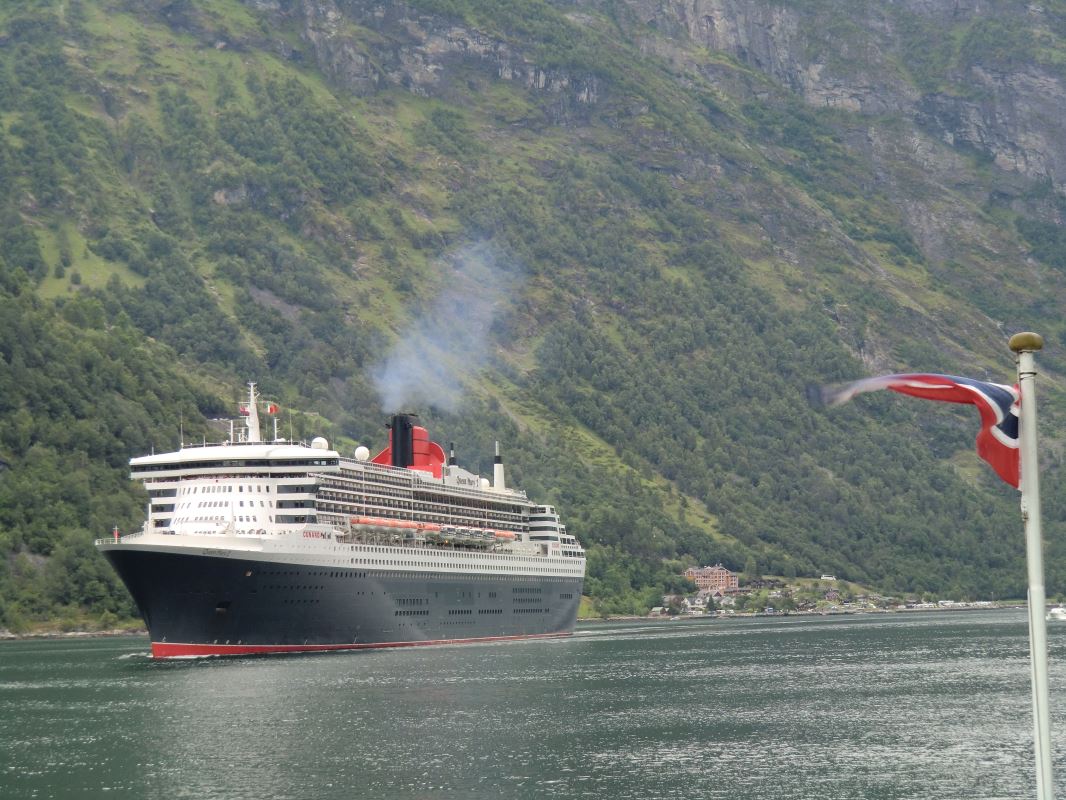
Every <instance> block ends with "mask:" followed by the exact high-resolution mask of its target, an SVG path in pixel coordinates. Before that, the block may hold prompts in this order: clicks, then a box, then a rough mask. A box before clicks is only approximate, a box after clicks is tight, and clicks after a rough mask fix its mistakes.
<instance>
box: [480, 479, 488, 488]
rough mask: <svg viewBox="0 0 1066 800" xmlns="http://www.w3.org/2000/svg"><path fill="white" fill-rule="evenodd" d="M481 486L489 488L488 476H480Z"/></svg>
mask: <svg viewBox="0 0 1066 800" xmlns="http://www.w3.org/2000/svg"><path fill="white" fill-rule="evenodd" d="M481 488H482V489H488V488H489V479H488V478H482V479H481Z"/></svg>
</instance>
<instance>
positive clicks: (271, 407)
mask: <svg viewBox="0 0 1066 800" xmlns="http://www.w3.org/2000/svg"><path fill="white" fill-rule="evenodd" d="M267 413H268V414H270V415H271V416H273V415H274V414H277V413H278V404H277V403H271V404H270V405H268V406H267Z"/></svg>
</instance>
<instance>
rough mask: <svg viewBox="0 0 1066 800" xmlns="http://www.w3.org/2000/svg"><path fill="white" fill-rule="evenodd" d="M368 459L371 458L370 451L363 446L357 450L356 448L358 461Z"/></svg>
mask: <svg viewBox="0 0 1066 800" xmlns="http://www.w3.org/2000/svg"><path fill="white" fill-rule="evenodd" d="M368 458H370V450H368V449H367V448H366V447H364V446H363V445H359V446H358V447H357V448H355V460H356V461H366V460H367V459H368Z"/></svg>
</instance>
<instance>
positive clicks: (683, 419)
mask: <svg viewBox="0 0 1066 800" xmlns="http://www.w3.org/2000/svg"><path fill="white" fill-rule="evenodd" d="M1064 36H1066V3H1063V2H1047V3H1043V4H1041V5H1039V6H1036V5H1031V4H1026V3H1020V2H1010V1H1008V2H1003V3H997V4H995V5H994V6H992V5H991V4H985V3H976V2H969V3H968V2H966V0H895V1H894V2H880V3H873V2H861V1H860V2H844V0H791V1H789V0H778V2H770V0H755V1H753V2H743V3H742V2H736V0H695V2H692V1H691V0H689V2H684V3H682V2H677V0H663V2H657V3H648V2H643V0H628V1H626V2H612V3H606V2H595V0H590V1H589V2H582V1H571V2H562V0H560V1H559V2H554V3H551V2H543V1H542V0H514V2H510V3H506V4H497V3H488V2H484V0H413V1H412V2H408V3H395V2H365V1H364V0H245V2H239V0H211V1H210V2H209V1H208V0H147V2H146V1H145V0H137V1H136V2H135V1H134V0H51V2H47V1H44V0H40V1H38V0H13V1H12V2H9V3H5V4H4V5H3V7H2V8H0V189H2V190H3V191H0V215H2V225H0V259H2V260H0V315H2V318H3V321H4V324H3V325H2V326H0V552H2V553H4V554H6V558H4V559H3V560H0V599H2V603H0V609H2V610H0V627H8V628H11V629H22V628H24V627H26V626H29V625H32V624H34V623H35V622H37V621H39V620H43V619H57V618H58V619H60V620H62V621H64V622H63V624H70V625H75V624H83V623H84V622H85V620H86V619H97V618H100V616H101V615H105V617H106V619H108V620H110V619H112V618H120V617H123V616H127V615H129V614H131V613H132V608H131V606H130V602H129V599H128V597H127V596H126V595H125V593H124V591H123V590H122V589H121V587H120V586H118V585H117V583H116V581H115V579H114V577H113V576H112V575H111V573H110V572H109V571H108V570H107V568H106V565H104V564H103V562H102V561H101V560H100V559H99V558H97V557H96V556H95V554H94V553H93V551H92V547H91V539H92V538H93V537H95V536H100V535H103V534H105V533H106V532H107V531H109V530H110V529H111V527H112V526H113V525H118V526H119V527H120V528H121V529H123V530H128V529H131V528H133V527H136V526H137V525H139V516H140V514H141V511H140V509H141V508H142V507H143V503H144V497H143V495H142V494H141V493H140V490H139V489H138V488H137V487H134V486H130V485H129V482H128V480H127V477H126V476H127V471H126V467H125V463H126V460H127V459H128V458H129V457H130V456H131V455H136V454H140V453H143V452H146V451H148V450H149V449H151V448H153V447H154V448H173V447H175V446H176V445H177V444H178V443H179V441H180V440H181V438H182V437H184V439H185V440H186V441H189V440H190V439H199V438H200V437H209V436H211V423H210V422H209V420H210V419H211V418H214V417H217V416H220V415H223V414H225V413H227V411H228V409H230V408H231V407H232V405H233V401H234V400H235V399H236V397H237V396H238V392H239V391H240V387H241V386H242V385H243V383H244V381H246V380H256V381H258V382H259V383H260V385H261V386H262V388H263V389H264V391H265V392H267V393H268V394H269V396H270V397H271V398H273V399H276V400H277V401H279V402H280V403H281V405H282V406H283V408H284V412H283V417H282V424H283V425H284V426H286V428H288V429H289V430H290V431H291V432H292V434H293V435H294V436H298V437H299V436H312V435H318V434H322V435H326V436H328V437H329V438H330V440H331V441H332V442H334V443H336V444H337V446H338V447H340V448H342V449H345V450H347V449H350V448H352V447H354V446H355V444H356V443H365V444H367V445H368V446H370V447H371V448H372V449H373V448H374V447H375V446H377V445H379V444H380V443H381V441H382V435H381V434H382V422H383V419H384V413H385V412H387V411H392V410H395V409H396V408H398V407H401V406H402V407H404V408H405V409H408V410H416V411H418V412H419V413H420V414H421V415H422V417H423V419H424V420H425V422H426V424H427V426H428V427H429V428H430V429H431V431H432V432H433V433H434V435H435V436H436V438H438V439H439V440H442V441H452V440H454V441H456V442H458V443H460V461H461V462H462V463H464V464H465V465H467V466H468V467H471V468H473V469H477V468H478V467H479V465H481V466H482V469H486V465H487V464H489V463H490V461H489V460H490V459H491V453H492V443H493V441H494V440H500V441H501V442H503V443H504V447H505V453H506V454H507V458H508V462H509V475H510V476H511V479H512V480H513V482H514V483H515V484H516V485H520V486H522V487H524V488H526V489H527V490H528V491H529V492H530V494H531V495H533V496H536V497H538V498H543V499H544V500H545V501H548V502H553V503H555V504H557V505H558V506H559V507H560V509H561V510H562V511H563V513H564V514H565V515H566V519H567V522H568V524H569V527H570V528H571V530H573V531H574V532H575V533H577V534H578V536H579V537H580V538H581V539H582V541H583V542H584V543H585V544H586V545H587V546H588V547H589V578H588V582H587V592H588V594H589V595H590V596H591V597H592V599H593V601H594V603H595V605H596V608H597V610H598V611H599V612H601V613H619V612H633V611H639V610H641V609H644V608H647V607H648V606H650V605H653V604H654V602H653V601H654V600H655V599H656V597H657V595H659V594H661V593H662V592H663V590H664V589H666V588H669V587H671V586H674V585H677V582H678V580H679V578H677V577H675V576H677V575H678V574H679V573H680V571H681V570H682V569H683V568H684V567H685V566H688V565H691V564H693V563H696V562H699V563H714V562H716V561H721V562H722V563H724V564H726V565H727V566H730V567H732V568H734V569H740V568H742V567H743V566H745V565H748V567H752V565H754V566H753V567H752V568H754V569H757V570H759V571H762V572H768V573H774V574H781V575H819V574H822V573H834V574H836V575H837V576H838V577H841V578H846V579H848V580H853V581H860V582H863V583H866V584H868V585H872V586H876V587H878V588H880V589H881V590H883V591H885V592H891V593H913V594H921V593H933V594H940V595H948V596H953V597H957V598H959V599H962V598H966V597H1005V596H1012V597H1019V596H1022V595H1023V593H1024V585H1025V578H1024V575H1025V571H1024V564H1023V559H1022V537H1021V523H1020V519H1019V515H1018V512H1017V496H1016V493H1015V492H1014V491H1013V490H1012V489H1010V488H1009V487H1007V486H1005V485H1003V484H1001V483H999V482H998V481H997V479H996V478H995V476H994V475H992V474H991V472H990V471H989V470H988V469H987V468H986V467H985V466H984V465H983V464H982V463H981V462H980V461H978V459H977V457H976V455H975V454H974V453H973V437H974V435H975V434H976V425H977V420H976V414H975V413H974V412H973V410H972V409H955V408H953V407H941V406H940V405H936V406H934V407H932V408H930V407H929V405H930V404H923V403H920V402H918V401H913V400H908V399H904V398H900V397H896V396H886V397H879V396H869V397H864V398H862V399H861V400H858V401H855V402H854V403H852V404H850V405H849V406H846V407H843V408H840V409H833V410H825V409H817V408H813V407H811V406H810V405H809V404H808V403H807V402H806V400H805V397H806V391H807V389H808V387H809V386H811V385H818V384H828V383H833V382H839V381H843V380H847V379H850V378H855V377H859V376H862V375H866V374H873V373H878V372H885V371H912V370H913V371H919V370H920V371H942V372H949V373H954V374H960V373H961V374H967V375H970V376H971V377H976V378H981V379H987V380H993V381H996V382H1003V383H1008V382H1013V377H1012V371H1013V364H1012V360H1011V356H1010V354H1009V352H1008V351H1007V348H1006V340H1007V338H1008V337H1009V335H1010V334H1012V333H1014V332H1016V331H1019V330H1027V329H1032V330H1037V331H1039V332H1041V333H1042V334H1043V335H1044V337H1045V341H1046V347H1045V349H1044V350H1043V351H1042V352H1041V353H1040V355H1039V361H1038V363H1039V366H1040V369H1041V378H1040V393H1041V394H1040V402H1041V414H1042V421H1041V434H1042V437H1043V441H1044V445H1045V446H1044V450H1043V461H1044V483H1045V486H1046V489H1045V509H1044V516H1045V526H1046V528H1047V538H1048V545H1049V552H1048V564H1047V568H1048V588H1049V591H1050V592H1051V593H1052V594H1054V593H1057V592H1063V591H1066V584H1064V579H1066V552H1064V550H1063V545H1062V544H1061V542H1062V541H1063V537H1062V536H1061V533H1062V532H1063V531H1064V530H1066V502H1064V500H1063V499H1062V498H1060V496H1059V495H1060V494H1061V493H1059V492H1056V491H1055V487H1056V486H1057V481H1058V480H1059V479H1060V476H1061V475H1062V466H1061V461H1062V458H1061V453H1062V442H1063V437H1062V436H1061V435H1060V434H1059V433H1058V430H1059V427H1060V422H1061V421H1062V420H1063V419H1064V418H1066V394H1064V393H1063V374H1064V373H1066V360H1064V353H1063V348H1062V342H1063V340H1064V336H1066V323H1063V321H1062V318H1061V315H1060V313H1059V309H1060V308H1061V307H1062V305H1063V301H1064V300H1066V275H1064V270H1066V259H1064V257H1063V255H1062V253H1063V251H1064V249H1063V247H1062V245H1063V244H1064V243H1066V234H1064V232H1063V227H1062V221H1063V214H1064V210H1066V203H1064V190H1066V162H1064V159H1063V153H1064V152H1066V149H1064V148H1063V136H1064V134H1063V131H1064V130H1066V126H1064V124H1063V122H1064V120H1063V115H1064V114H1066V112H1064V111H1063V108H1064V107H1066V106H1064V104H1063V103H1062V96H1063V94H1064V93H1066V39H1064Z"/></svg>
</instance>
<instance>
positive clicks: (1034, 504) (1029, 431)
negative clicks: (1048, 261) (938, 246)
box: [1010, 333, 1054, 800]
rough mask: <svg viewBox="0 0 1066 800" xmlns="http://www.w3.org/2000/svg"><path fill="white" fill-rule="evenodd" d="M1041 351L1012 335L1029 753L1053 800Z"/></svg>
mask: <svg viewBox="0 0 1066 800" xmlns="http://www.w3.org/2000/svg"><path fill="white" fill-rule="evenodd" d="M1043 346H1044V340H1043V339H1042V338H1041V337H1040V336H1039V335H1038V334H1035V333H1016V334H1015V335H1014V336H1012V337H1011V338H1010V349H1011V350H1013V351H1014V352H1015V353H1016V354H1017V356H1018V387H1019V389H1020V390H1021V396H1022V409H1021V419H1020V423H1021V431H1020V433H1021V436H1020V440H1019V446H1020V448H1021V453H1020V455H1021V490H1022V520H1023V521H1024V523H1025V560H1026V564H1027V566H1028V571H1029V657H1030V662H1031V666H1032V686H1033V733H1034V737H1033V749H1034V751H1035V753H1036V794H1037V798H1039V800H1052V798H1053V797H1054V786H1053V785H1052V782H1051V721H1050V719H1049V702H1048V679H1047V675H1048V663H1047V620H1046V617H1045V615H1046V613H1047V609H1046V605H1047V601H1046V598H1045V595H1044V555H1043V547H1044V542H1043V537H1042V534H1041V529H1040V466H1039V460H1038V458H1037V455H1038V454H1037V448H1036V366H1035V364H1034V361H1033V353H1034V352H1035V351H1037V350H1040V349H1041V348H1042V347H1043Z"/></svg>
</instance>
